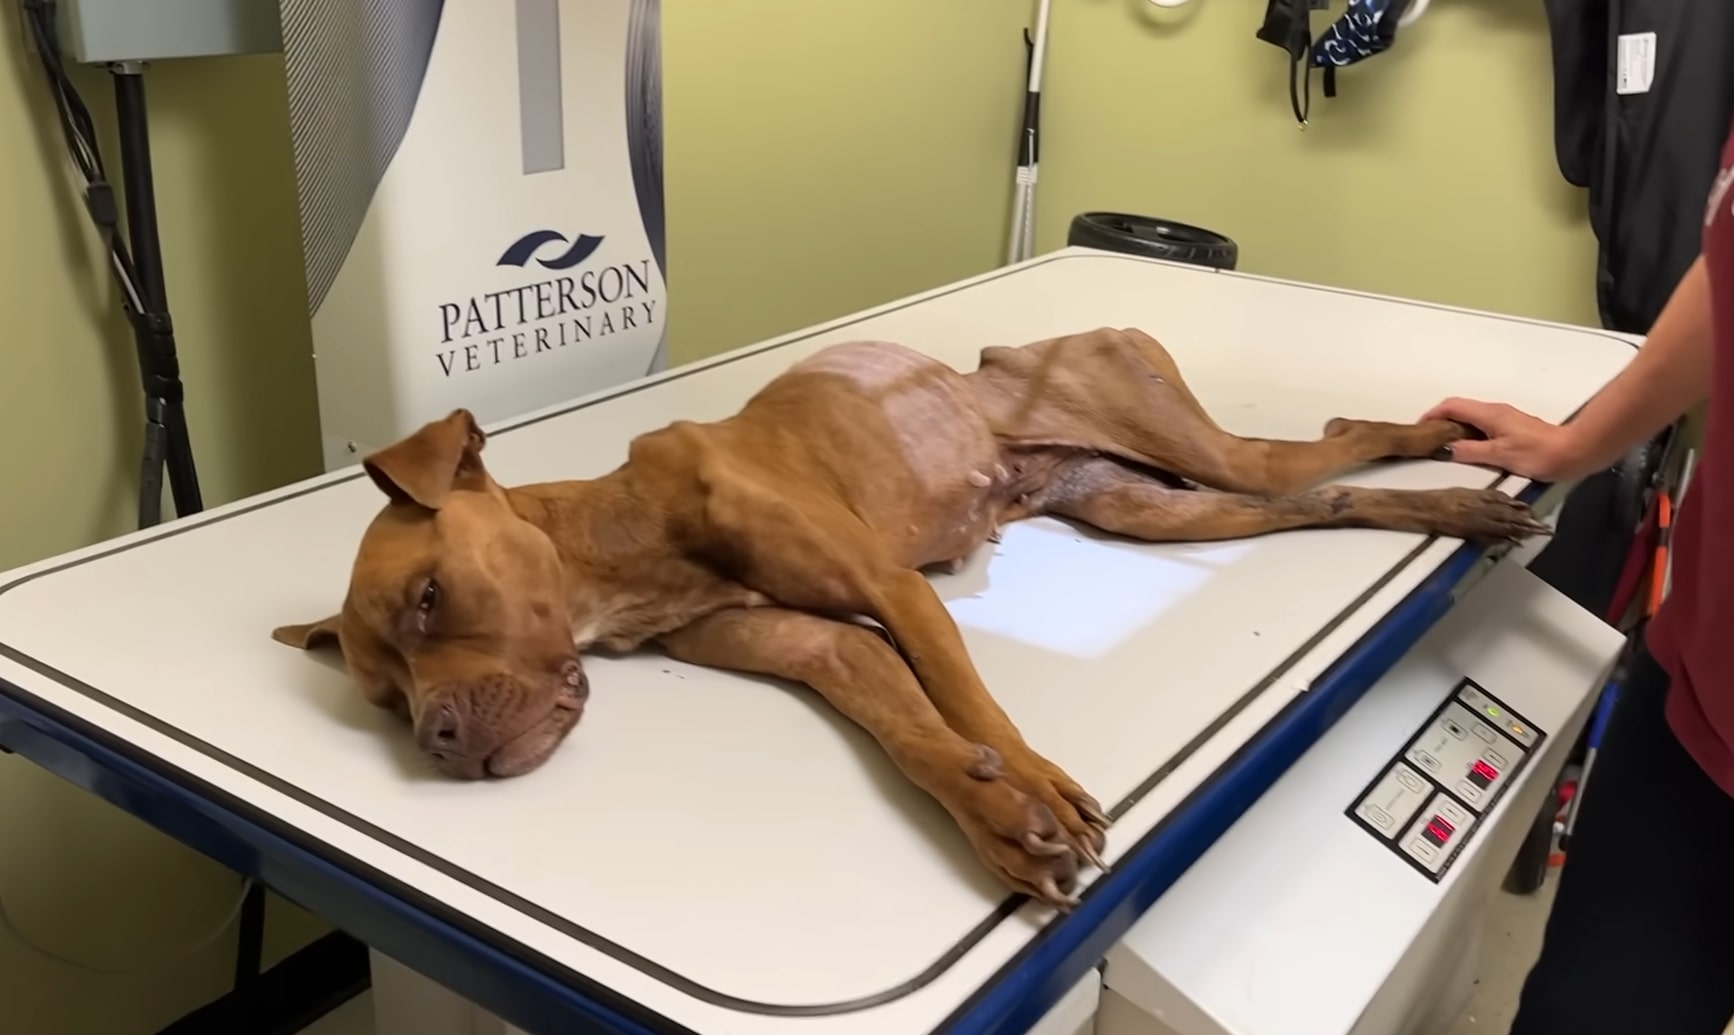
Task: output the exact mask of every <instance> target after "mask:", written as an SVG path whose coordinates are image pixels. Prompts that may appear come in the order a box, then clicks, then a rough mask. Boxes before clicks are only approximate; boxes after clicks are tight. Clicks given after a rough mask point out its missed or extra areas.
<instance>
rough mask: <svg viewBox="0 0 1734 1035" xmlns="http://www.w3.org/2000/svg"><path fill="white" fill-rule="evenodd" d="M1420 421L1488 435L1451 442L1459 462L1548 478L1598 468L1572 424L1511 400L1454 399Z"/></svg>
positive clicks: (1572, 476) (1573, 476) (1562, 478)
mask: <svg viewBox="0 0 1734 1035" xmlns="http://www.w3.org/2000/svg"><path fill="white" fill-rule="evenodd" d="M1421 419H1422V420H1423V421H1428V420H1439V419H1443V420H1454V421H1456V422H1457V423H1459V424H1466V425H1468V426H1469V427H1472V428H1475V429H1476V430H1478V431H1480V432H1481V433H1482V434H1483V435H1486V436H1487V437H1486V438H1485V439H1460V440H1459V441H1457V442H1453V443H1452V444H1451V445H1450V446H1448V447H1447V448H1448V449H1449V450H1450V452H1451V458H1452V459H1453V460H1455V461H1457V462H1458V463H1464V464H1485V465H1487V466H1489V467H1497V468H1499V469H1501V470H1504V471H1509V472H1510V473H1512V474H1515V475H1518V476H1520V477H1523V478H1533V479H1535V480H1537V481H1544V482H1557V481H1570V480H1575V479H1576V478H1578V477H1581V476H1582V475H1584V474H1588V473H1589V471H1591V470H1594V464H1593V462H1586V460H1585V458H1584V456H1583V455H1582V452H1583V451H1582V450H1581V449H1580V448H1579V447H1578V443H1577V441H1576V436H1575V435H1574V434H1573V432H1572V430H1571V428H1570V426H1569V425H1559V424H1550V423H1548V422H1547V421H1544V420H1542V419H1541V418H1540V417H1537V416H1534V415H1533V414H1528V413H1525V412H1523V411H1522V410H1520V409H1518V408H1517V407H1515V406H1512V405H1510V404H1508V403H1495V402H1483V401H1482V400H1480V399H1459V398H1450V399H1446V400H1445V401H1444V402H1442V403H1440V404H1439V405H1437V406H1435V407H1433V408H1432V409H1431V410H1428V411H1427V412H1426V414H1425V415H1423V416H1422V418H1421ZM1586 466H1587V467H1588V470H1586V469H1585V468H1586Z"/></svg>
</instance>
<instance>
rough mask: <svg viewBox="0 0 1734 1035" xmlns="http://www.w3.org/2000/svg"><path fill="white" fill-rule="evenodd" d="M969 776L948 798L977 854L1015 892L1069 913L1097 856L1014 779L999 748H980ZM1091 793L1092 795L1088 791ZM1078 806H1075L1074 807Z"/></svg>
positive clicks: (946, 803) (950, 808) (953, 813)
mask: <svg viewBox="0 0 1734 1035" xmlns="http://www.w3.org/2000/svg"><path fill="white" fill-rule="evenodd" d="M980 752H981V753H980V758H979V760H978V761H977V763H976V764H975V765H973V766H971V767H970V769H969V772H968V779H967V780H966V781H965V782H963V783H962V784H961V785H960V786H959V787H958V788H957V793H955V794H953V795H948V797H949V798H950V799H951V800H950V801H947V802H945V805H946V807H947V809H948V810H949V811H950V812H951V814H952V817H953V818H954V819H956V820H957V823H958V826H959V827H961V828H962V829H963V832H964V835H965V836H966V837H968V838H969V842H970V844H971V845H972V846H973V847H974V848H975V852H976V855H977V856H979V857H980V858H981V860H982V862H983V863H984V864H986V866H987V867H988V868H989V869H990V870H992V871H993V872H994V874H995V875H996V876H998V877H999V879H1000V880H1001V881H1003V882H1005V883H1006V884H1007V885H1008V886H1009V887H1011V888H1012V890H1014V891H1018V892H1022V893H1023V894H1026V895H1029V896H1031V897H1033V898H1035V899H1038V900H1039V901H1041V902H1044V903H1046V904H1048V905H1050V906H1052V907H1053V908H1055V909H1057V910H1060V911H1061V912H1065V911H1067V910H1069V909H1071V908H1072V907H1073V906H1075V905H1076V904H1077V901H1078V900H1077V896H1076V889H1077V883H1078V874H1079V872H1080V870H1081V868H1082V867H1083V865H1084V863H1086V862H1091V861H1094V860H1095V859H1096V858H1097V856H1096V850H1095V848H1094V847H1080V846H1081V845H1088V842H1080V841H1079V840H1078V839H1077V838H1076V837H1075V836H1074V835H1073V834H1072V833H1071V831H1070V830H1069V829H1068V828H1067V826H1066V825H1065V824H1064V822H1063V820H1062V819H1061V818H1060V817H1059V816H1056V815H1055V813H1054V810H1053V809H1052V808H1050V807H1049V806H1048V805H1047V804H1045V803H1044V802H1043V801H1041V800H1040V799H1039V798H1037V797H1036V796H1034V795H1031V794H1027V793H1025V792H1024V790H1023V789H1021V788H1020V787H1018V786H1017V785H1016V784H1014V782H1013V780H1012V779H1011V778H1010V775H1011V774H1010V773H1009V772H1008V771H1007V770H1006V768H1005V767H1004V763H1003V762H1002V760H1001V758H1000V756H999V754H998V752H995V751H994V750H993V749H991V748H987V747H983V748H981V749H980ZM1086 797H1087V796H1086ZM1069 811H1075V810H1069Z"/></svg>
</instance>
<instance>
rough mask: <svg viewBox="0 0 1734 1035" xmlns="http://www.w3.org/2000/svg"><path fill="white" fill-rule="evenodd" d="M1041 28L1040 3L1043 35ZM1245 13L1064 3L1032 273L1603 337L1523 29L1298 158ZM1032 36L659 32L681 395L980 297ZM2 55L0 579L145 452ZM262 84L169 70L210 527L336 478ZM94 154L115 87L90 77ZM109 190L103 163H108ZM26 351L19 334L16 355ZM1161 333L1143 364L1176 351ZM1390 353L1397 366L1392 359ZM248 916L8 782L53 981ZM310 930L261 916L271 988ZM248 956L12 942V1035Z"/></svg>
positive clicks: (171, 187)
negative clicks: (1571, 326)
mask: <svg viewBox="0 0 1734 1035" xmlns="http://www.w3.org/2000/svg"><path fill="white" fill-rule="evenodd" d="M1028 6H1029V7H1030V8H1033V4H1030V5H1028ZM1259 13H1260V12H1259V10H1257V9H1255V8H1254V6H1253V5H1247V4H1237V3H1229V2H1225V0H1194V3H1192V4H1191V5H1189V6H1188V7H1185V8H1182V9H1180V10H1179V11H1177V12H1172V14H1174V15H1178V17H1157V15H1159V14H1160V12H1158V10H1157V9H1156V8H1154V7H1151V6H1150V5H1148V4H1146V3H1144V2H1143V0H1057V2H1056V3H1055V13H1054V24H1053V42H1052V51H1051V55H1050V62H1049V66H1048V73H1049V80H1048V88H1047V91H1046V148H1045V150H1044V162H1043V166H1042V188H1041V191H1042V193H1041V200H1040V216H1039V221H1040V241H1039V247H1040V248H1041V249H1044V250H1045V249H1049V248H1053V247H1056V246H1058V245H1059V244H1061V243H1063V239H1064V235H1065V224H1066V222H1067V220H1068V219H1069V218H1070V216H1071V214H1072V213H1074V212H1076V211H1079V210H1081V209H1085V208H1122V209H1129V210H1133V211H1140V212H1148V213H1154V214H1159V215H1166V216H1170V217H1173V218H1177V219H1187V220H1192V221H1195V222H1200V223H1203V224H1205V225H1208V226H1211V227H1214V228H1216V229H1220V230H1222V231H1224V232H1227V233H1229V234H1231V235H1232V236H1234V237H1235V238H1237V239H1238V240H1239V241H1240V243H1241V245H1242V249H1243V262H1242V265H1243V268H1245V269H1248V270H1251V271H1254V272H1259V273H1267V274H1273V275H1279V276H1288V277H1295V278H1299V279H1308V280H1318V281H1324V282H1328V283H1333V284H1338V285H1344V286H1348V287H1354V288H1362V289H1367V290H1373V291H1382V292H1389V293H1393V294H1400V295H1409V296H1416V297H1422V298H1427V299H1434V300H1439V301H1444V302H1449V303H1457V304H1463V305H1471V306H1481V307H1486V308H1493V309H1500V310H1505V311H1510V312H1515V313H1521V314H1528V315H1535V316H1541V317H1548V318H1556V319H1570V320H1577V321H1582V322H1591V321H1593V312H1594V310H1593V305H1592V296H1591V292H1590V272H1591V268H1592V262H1593V252H1592V248H1591V242H1590V240H1589V236H1588V233H1587V231H1586V229H1585V227H1584V223H1583V220H1582V218H1581V214H1580V213H1581V209H1582V205H1583V201H1582V198H1581V195H1580V194H1579V193H1578V192H1574V191H1571V190H1569V189H1568V188H1567V187H1566V186H1565V185H1564V184H1563V183H1562V182H1561V181H1560V180H1559V177H1558V175H1557V173H1556V171H1555V170H1554V167H1553V160H1552V154H1551V136H1550V130H1549V117H1550V116H1549V106H1550V103H1551V92H1550V87H1549V84H1548V81H1547V45H1546V37H1545V34H1544V27H1543V24H1542V21H1541V15H1540V5H1539V4H1537V3H1533V2H1531V3H1528V4H1522V5H1507V4H1502V3H1500V2H1498V0H1456V2H1454V3H1451V4H1438V5H1434V9H1433V10H1432V11H1431V12H1430V13H1429V15H1428V16H1427V18H1426V19H1425V20H1423V21H1422V22H1421V23H1419V24H1418V25H1417V26H1415V27H1414V29H1413V30H1412V31H1409V32H1406V33H1405V35H1404V37H1403V38H1402V39H1401V40H1400V43H1399V46H1398V48H1397V49H1396V50H1395V51H1393V52H1392V53H1390V54H1388V55H1386V56H1383V57H1380V58H1378V59H1376V60H1375V61H1373V62H1371V63H1369V64H1368V65H1367V66H1366V67H1365V68H1364V69H1357V70H1354V71H1353V72H1352V73H1351V74H1348V75H1345V76H1344V77H1343V89H1342V96H1340V97H1338V98H1336V99H1335V100H1325V99H1323V98H1322V97H1318V96H1317V93H1316V91H1315V102H1314V104H1315V109H1314V120H1313V125H1312V126H1311V128H1309V129H1308V130H1307V131H1306V132H1305V133H1301V132H1299V131H1298V130H1297V129H1296V128H1295V126H1294V123H1293V120H1292V118H1291V117H1290V115H1289V112H1288V103H1287V93H1286V87H1285V85H1284V80H1283V74H1284V65H1283V60H1282V55H1281V54H1280V53H1279V52H1277V51H1276V50H1275V49H1273V48H1271V47H1269V46H1267V45H1265V44H1261V43H1257V42H1256V41H1254V40H1253V38H1252V33H1253V30H1254V29H1255V28H1256V26H1257V21H1258V17H1259ZM1025 16H1026V6H1025V5H1024V4H1020V3H1018V2H1016V0H1012V2H1006V0H944V2H943V3H933V2H930V0H929V2H920V0H878V2H876V3H860V4H831V3H814V2H812V0H731V2H729V3H718V2H715V0H665V2H664V25H665V40H666V52H665V54H666V68H667V86H666V90H667V94H666V118H667V162H668V169H667V178H668V193H669V222H670V242H669V252H670V263H671V270H670V280H671V291H672V302H671V312H670V318H671V333H672V335H673V345H674V353H675V356H676V358H677V359H678V360H682V361H685V360H691V359H694V358H697V357H700V356H704V355H708V354H711V353H714V352H716V351H718V350H721V349H725V348H729V347H732V346H736V345H741V344H746V343H749V342H752V341H754V340H758V339H761V338H764V337H766V336H769V335H772V334H776V333H780V332H783V331H787V330H791V329H794V328H797V327H800V326H803V325H806V324H810V323H813V322H816V321H819V320H824V319H829V318H832V317H835V316H838V315H841V314H844V313H847V312H850V311H852V310H856V309H860V308H862V307H865V306H868V305H872V304H875V303H878V302H882V301H885V300H888V299H891V298H895V297H898V296H900V295H904V294H908V293H910V292H914V291H919V290H922V289H924V288H927V287H931V286H934V285H936V284H939V283H943V282H946V281H949V280H954V279H957V278H960V277H965V276H969V275H971V274H974V273H978V272H981V271H984V270H987V269H990V268H992V267H993V266H994V265H996V264H997V263H998V262H999V259H1000V255H1001V253H1002V250H1003V248H1004V241H1005V225H1006V218H1007V212H1008V209H1009V206H1010V199H1011V193H1010V158H1011V148H1012V142H1013V140H1014V134H1015V129H1016V126H1017V121H1018V117H1019V106H1020V94H1021V85H1020V82H1021V76H1022V71H1023V56H1022V52H1021V48H1020V46H1019V43H1018V39H1019V31H1020V28H1021V26H1022V25H1023V24H1024V20H1025ZM19 35H20V33H19V31H18V27H17V19H16V18H15V17H14V16H13V14H12V11H11V4H10V3H8V4H6V14H5V15H4V16H0V141H3V142H4V143H3V146H0V188H3V190H0V213H4V214H3V216H0V232H3V240H4V247H3V248H0V311H4V312H6V313H8V314H9V315H11V316H12V317H13V320H12V322H11V324H10V326H9V327H8V328H7V333H6V334H5V335H3V336H0V406H3V407H4V412H5V413H6V415H7V417H8V418H9V421H10V424H9V427H10V428H11V433H10V434H9V435H7V436H6V441H7V444H8V446H9V448H8V449H7V450H6V451H5V454H4V458H3V459H0V476H3V477H4V480H5V483H6V484H7V485H8V486H9V487H10V488H11V489H12V491H11V492H9V493H8V494H7V501H6V504H5V508H4V510H3V511H0V568H4V567H8V566H11V565H13V564H17V563H22V562H25V561H27V560H30V559H33V558H36V557H41V556H46V555H49V554H52V553H55V552H59V551H62V550H66V549H70V548H73V547H76V546H79V545H81V544H84V543H89V542H93V541H96V540H98V539H101V538H104V537H106V536H110V535H113V534H117V533H119V532H123V531H125V530H127V529H128V528H129V527H130V523H131V521H132V513H133V507H134V502H133V492H134V489H133V484H134V482H133V479H134V478H135V476H136V475H135V469H136V466H137V453H138V435H139V427H140V424H141V421H142V416H141V413H140V409H139V405H138V403H137V401H136V397H137V395H138V391H137V388H136V380H137V375H136V372H135V369H134V364H133V360H132V355H131V348H132V346H131V343H130V339H129V337H128V336H127V334H126V333H125V327H124V324H123V323H122V321H121V320H120V319H119V317H118V316H117V310H116V307H115V303H114V298H113V290H112V288H111V287H110V281H109V280H108V279H107V276H106V273H105V272H104V270H103V269H102V267H101V266H100V263H99V259H98V253H97V251H96V249H95V246H94V242H93V239H92V237H91V235H90V233H89V232H88V231H87V229H86V227H85V223H84V222H83V217H82V214H81V213H80V211H79V210H78V208H77V207H76V206H77V204H78V203H77V200H76V197H75V195H74V194H73V193H72V189H71V186H70V180H69V177H68V175H67V167H66V165H65V164H64V160H63V158H62V153H63V152H62V147H61V144H60V141H59V139H58V136H57V132H58V130H57V128H56V127H55V126H54V124H53V122H52V121H51V119H50V114H51V110H50V108H49V102H48V99H47V96H46V93H45V91H44V90H43V89H42V88H41V86H40V83H39V76H38V74H37V71H36V69H35V66H34V65H33V64H31V63H29V62H27V61H26V60H25V59H24V57H23V50H22V45H21V41H20V39H19ZM281 75H282V68H281V63H280V61H278V60H277V59H275V58H271V57H261V58H248V59H225V60H213V61H194V62H184V63H171V64H165V65H162V66H159V67H156V68H154V69H153V70H152V71H151V72H150V74H149V79H148V83H149V86H150V90H151V104H152V113H153V129H154V132H155V143H156V159H157V181H158V191H159V200H160V205H161V209H162V223H163V228H164V247H165V251H166V253H167V256H166V257H167V271H168V280H169V292H170V298H171V303H172V307H173V312H174V316H175V319H176V322H177V327H178V330H179V334H180V345H181V349H182V353H183V357H184V362H185V378H186V382H187V386H188V392H189V412H190V419H191V422H192V425H193V434H194V437H195V445H196V447H197V450H198V457H199V461H200V464H201V475H202V479H203V482H204V488H205V492H206V498H207V500H208V501H209V502H213V503H215V502H220V501H223V500H228V499H232V498H235V497H236V496H239V495H244V494H247V493H250V492H254V491H257V490H260V489H263V488H266V487H268V486H272V485H277V484H281V483H283V482H285V481H289V480H292V479H295V478H298V477H302V476H305V475H308V474H312V473H314V472H315V471H316V470H317V467H318V445H317V435H316V408H315V403H314V396H313V378H312V364H311V359H310V345H309V341H308V334H307V326H306V319H305V304H304V289H303V285H302V280H301V273H300V268H301V267H300V253H299V248H298V243H297V233H296V222H295V207H294V205H295V202H294V187H293V180H292V174H291V172H290V157H289V144H288V139H287V112H286V107H285V102H284V98H283V91H282V85H281ZM80 78H81V85H82V86H83V88H84V92H85V95H86V98H87V100H89V101H90V102H91V103H92V106H93V107H94V108H96V109H97V112H98V116H99V118H100V119H101V120H102V122H103V124H104V125H105V126H106V125H108V124H109V122H110V117H109V112H110V105H109V103H108V89H109V87H108V82H107V80H106V77H105V76H104V75H102V74H101V73H86V74H83V75H81V77H80ZM107 153H108V157H109V159H110V162H111V164H113V163H114V162H116V161H118V152H117V151H116V150H115V145H114V144H113V142H112V139H111V140H110V141H109V143H108V152H107ZM19 317H21V318H22V319H21V320H20V319H19ZM1156 330H1157V331H1158V333H1159V331H1160V329H1159V328H1157V329H1156ZM1391 344H1392V347H1393V348H1402V347H1403V344H1404V343H1402V342H1392V343H1391ZM237 890H238V885H237V883H236V881H235V879H234V877H233V876H232V875H229V874H227V873H225V872H223V871H222V870H221V869H219V868H218V867H215V866H213V865H211V864H209V863H207V862H205V861H203V860H202V859H200V858H199V857H197V856H195V855H194V854H192V853H191V852H189V851H187V850H185V849H183V848H181V847H180V846H178V845H176V844H174V843H172V842H170V841H168V840H167V839H165V838H163V837H161V836H160V835H157V834H156V833H154V832H152V831H150V830H148V829H146V828H145V827H143V826H142V825H141V824H139V823H137V822H135V821H133V820H131V819H129V818H127V817H125V816H123V815H121V814H119V813H118V812H116V811H115V810H113V809H111V808H109V807H108V806H106V805H104V804H101V803H99V802H96V801H94V800H92V799H90V798H88V797H87V796H85V795H82V794H80V793H77V792H74V791H72V790H70V789H69V788H66V787H65V786H63V785H62V784H60V783H59V782H58V781H56V780H55V779H53V778H51V777H48V776H45V775H43V774H42V773H40V772H38V771H37V770H35V769H33V768H32V767H31V766H29V765H27V764H25V763H23V762H21V761H19V760H17V759H14V758H8V757H0V897H4V899H5V901H6V905H7V907H8V908H9V909H10V911H11V913H12V915H13V917H14V919H15V920H16V921H17V922H18V924H19V925H20V926H22V927H25V928H26V929H28V930H29V931H31V932H32V933H33V934H34V935H35V936H36V938H37V939H38V940H39V941H41V942H44V943H46V944H47V946H48V947H49V948H51V949H52V950H54V951H56V952H59V953H62V954H68V955H74V956H76V957H78V958H80V959H83V960H86V961H87V962H90V963H92V964H95V965H97V966H99V967H101V968H104V969H113V968H137V967H140V966H148V967H159V966H160V965H161V964H162V963H163V962H164V961H165V957H166V956H168V955H172V953H173V952H174V951H175V950H176V949H178V947H179V946H181V945H183V944H186V943H188V942H190V941H192V940H194V939H196V938H198V937H199V936H201V935H202V934H204V933H205V932H206V931H207V930H209V929H210V927H211V925H212V924H214V923H215V922H216V921H217V920H219V919H220V918H221V917H222V916H223V914H224V913H226V912H227V911H228V909H229V908H230V906H231V905H232V903H233V901H234V895H235V894H236V892H237ZM316 930H318V926H317V925H314V924H309V923H308V922H307V921H306V919H305V918H304V917H302V916H300V915H298V914H296V913H295V912H294V911H292V910H288V909H283V908H279V909H277V910H276V911H275V912H274V914H273V925H272V943H273V944H272V949H273V953H278V952H281V951H285V950H286V949H288V948H291V947H293V946H294V945H295V944H298V943H299V942H300V941H301V940H302V939H304V938H305V937H306V936H307V935H308V934H309V933H310V932H312V931H316ZM232 944H233V943H232V939H229V938H225V939H222V940H220V941H219V942H218V943H216V944H215V945H213V946H212V947H211V948H209V949H208V950H206V951H203V952H201V953H199V954H197V955H196V956H195V957H193V958H192V959H191V960H189V961H188V962H187V963H186V964H184V965H181V966H178V967H175V968H174V969H169V970H156V971H152V972H150V973H147V974H144V975H142V976H131V977H124V978H114V977H102V976H96V975H87V974H83V973H80V972H77V971H73V970H68V969H66V968H64V967H61V966H59V965H57V964H53V963H49V962H46V961H43V960H41V959H39V958H38V957H35V956H33V955H31V954H29V953H28V952H27V951H25V950H23V949H21V948H20V947H19V946H18V945H17V944H16V943H14V942H13V941H11V940H10V939H9V938H8V937H6V936H5V935H4V934H0V1003H4V1004H6V1006H5V1010H6V1021H7V1024H6V1025H5V1026H6V1027H7V1030H17V1031H21V1032H29V1033H31V1035H132V1033H147V1032H153V1031H155V1030H156V1029H157V1028H159V1027H161V1026H162V1025H163V1024H164V1023H166V1022H167V1021H168V1020H171V1019H173V1018H174V1017H176V1016H178V1015H179V1014H180V1013H181V1012H183V1011H185V1010H186V1009H189V1008H191V1007H193V1006H196V1005H198V1004H199V1003H200V1002H203V1001H204V1000H205V999H207V998H208V997H209V996H211V995H213V994H215V993H217V992H219V991H221V990H222V988H223V987H224V986H225V983H226V981H227V968H228V966H229V960H230V956H229V953H230V951H231V946H232Z"/></svg>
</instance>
